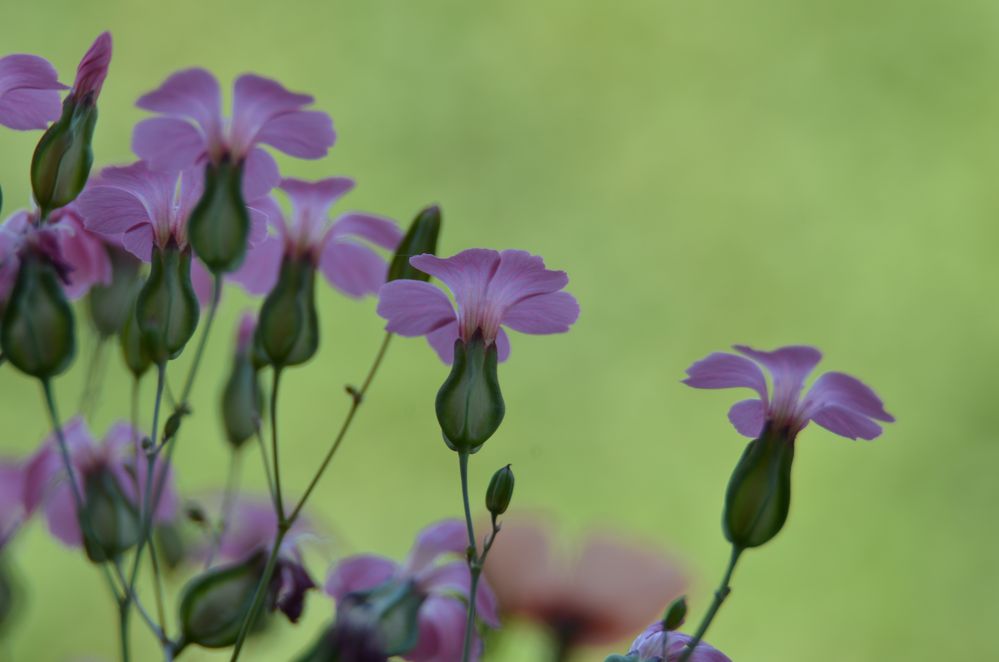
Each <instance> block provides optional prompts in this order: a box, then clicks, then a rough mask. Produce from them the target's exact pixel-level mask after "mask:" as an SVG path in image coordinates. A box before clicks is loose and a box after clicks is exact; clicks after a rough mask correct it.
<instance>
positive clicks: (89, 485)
mask: <svg viewBox="0 0 999 662" xmlns="http://www.w3.org/2000/svg"><path fill="white" fill-rule="evenodd" d="M83 489H84V504H83V512H82V514H81V519H82V521H83V522H85V523H86V525H85V526H82V527H81V528H82V530H83V546H84V549H86V552H87V557H88V558H90V560H91V561H93V562H94V563H104V562H105V561H109V560H112V559H115V558H117V557H119V556H121V555H122V554H123V553H124V552H125V551H127V550H128V549H130V548H131V547H132V546H133V545H135V544H136V543H138V542H139V536H140V533H141V524H140V522H139V515H138V513H137V512H136V511H135V508H134V506H133V505H132V504H131V503H130V502H129V501H128V500H127V499H126V498H125V496H124V495H123V494H122V491H121V487H120V486H119V485H118V481H117V480H115V477H114V475H113V474H112V473H111V472H110V471H107V470H106V469H101V470H98V471H95V472H93V473H90V474H89V475H87V476H86V478H85V480H84V486H83Z"/></svg>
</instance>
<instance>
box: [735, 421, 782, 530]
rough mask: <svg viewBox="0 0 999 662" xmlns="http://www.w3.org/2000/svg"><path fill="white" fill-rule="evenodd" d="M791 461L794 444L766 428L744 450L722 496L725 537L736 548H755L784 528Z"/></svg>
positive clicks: (768, 427)
mask: <svg viewBox="0 0 999 662" xmlns="http://www.w3.org/2000/svg"><path fill="white" fill-rule="evenodd" d="M793 460H794V440H793V439H788V438H787V437H786V436H785V435H782V434H780V433H779V432H777V431H774V430H773V429H771V427H770V426H769V425H768V426H767V427H766V428H765V429H764V430H763V434H762V435H761V436H760V438H759V439H756V440H754V441H751V442H749V445H748V446H746V450H745V452H743V454H742V458H741V459H740V460H739V464H737V465H736V467H735V471H733V472H732V477H731V478H730V479H729V483H728V490H727V491H726V493H725V519H724V529H725V537H726V538H728V540H729V541H730V542H731V543H732V544H733V545H735V547H736V548H740V549H746V548H749V547H759V546H760V545H762V544H764V543H766V542H767V541H769V540H770V539H771V538H773V537H774V536H776V535H777V534H778V533H779V532H780V530H781V528H782V527H783V526H784V522H785V521H786V520H787V512H788V509H789V508H790V506H791V463H792V461H793Z"/></svg>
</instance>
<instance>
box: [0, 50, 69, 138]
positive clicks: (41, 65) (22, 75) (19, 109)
mask: <svg viewBox="0 0 999 662" xmlns="http://www.w3.org/2000/svg"><path fill="white" fill-rule="evenodd" d="M63 89H66V86H65V85H62V84H60V83H59V76H58V74H57V73H56V70H55V67H53V66H52V65H51V64H50V63H49V61H48V60H46V59H45V58H41V57H38V56H37V55H24V54H16V55H8V56H6V57H3V58H0V124H3V125H4V126H6V127H8V128H11V129H16V130H19V131H25V130H29V129H44V128H45V127H46V126H48V124H49V122H54V121H55V120H57V119H58V118H59V115H60V114H61V113H62V104H61V102H60V100H59V92H58V90H63Z"/></svg>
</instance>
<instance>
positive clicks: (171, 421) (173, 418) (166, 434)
mask: <svg viewBox="0 0 999 662" xmlns="http://www.w3.org/2000/svg"><path fill="white" fill-rule="evenodd" d="M185 414H186V412H184V411H181V410H178V411H175V412H173V413H172V414H170V416H169V418H167V420H166V423H165V424H164V425H163V442H164V443H166V442H167V441H168V440H170V439H173V438H174V437H176V436H177V431H178V430H180V422H181V421H182V420H183V419H184V415H185Z"/></svg>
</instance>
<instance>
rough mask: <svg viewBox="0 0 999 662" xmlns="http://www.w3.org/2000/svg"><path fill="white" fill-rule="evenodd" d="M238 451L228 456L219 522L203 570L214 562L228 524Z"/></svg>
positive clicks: (236, 476) (235, 483) (235, 480)
mask: <svg viewBox="0 0 999 662" xmlns="http://www.w3.org/2000/svg"><path fill="white" fill-rule="evenodd" d="M239 467H240V464H239V450H238V449H236V448H233V449H232V454H231V455H230V456H229V471H227V472H226V479H225V491H224V492H222V504H221V506H220V507H219V521H218V525H217V526H216V527H215V535H213V536H212V545H211V547H210V548H209V550H208V557H207V558H206V559H205V570H208V568H210V567H211V565H212V562H213V561H214V560H215V554H216V553H217V552H218V550H219V546H221V544H222V537H223V536H224V535H225V530H226V528H227V527H228V524H229V513H230V511H231V510H232V503H233V500H234V499H235V497H236V492H237V491H238V483H239Z"/></svg>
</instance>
